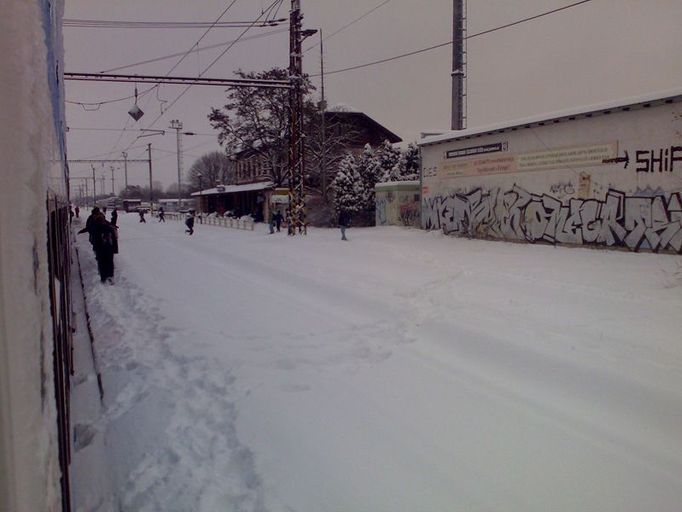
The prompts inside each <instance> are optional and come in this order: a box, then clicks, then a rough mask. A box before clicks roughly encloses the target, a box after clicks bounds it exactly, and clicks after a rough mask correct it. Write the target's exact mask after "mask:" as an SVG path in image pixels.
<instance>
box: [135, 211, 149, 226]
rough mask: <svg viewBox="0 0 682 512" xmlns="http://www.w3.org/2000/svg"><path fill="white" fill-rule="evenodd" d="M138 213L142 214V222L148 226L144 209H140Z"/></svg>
mask: <svg viewBox="0 0 682 512" xmlns="http://www.w3.org/2000/svg"><path fill="white" fill-rule="evenodd" d="M137 213H139V214H140V222H144V223H145V224H146V223H147V221H146V220H144V209H142V208H140V209H139V210H137Z"/></svg>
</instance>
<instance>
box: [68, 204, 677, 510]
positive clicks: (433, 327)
mask: <svg viewBox="0 0 682 512" xmlns="http://www.w3.org/2000/svg"><path fill="white" fill-rule="evenodd" d="M119 224H120V226H121V229H120V236H121V241H120V248H121V253H120V254H119V255H118V256H117V260H116V264H117V269H116V284H115V285H114V286H107V285H102V284H100V283H99V280H98V279H97V276H96V267H95V264H94V258H93V255H92V251H91V250H90V249H89V247H88V243H87V239H86V237H85V235H80V236H79V247H80V261H81V265H82V267H83V272H84V278H85V286H86V291H87V295H88V304H89V308H90V313H91V316H92V321H93V329H94V332H95V338H96V339H95V347H96V354H97V359H98V365H99V367H100V370H101V372H102V374H103V384H104V405H103V406H102V407H101V409H99V408H98V407H97V406H94V405H93V402H94V401H95V400H94V399H91V400H90V402H89V404H90V405H82V406H80V407H83V408H84V409H88V410H89V413H88V414H83V413H81V414H80V415H77V416H78V417H79V418H80V419H79V421H78V422H79V427H78V428H79V429H80V432H81V433H86V434H88V435H86V436H85V438H82V439H85V440H84V441H83V443H84V444H83V446H81V447H80V448H79V450H78V451H77V452H76V454H75V462H74V467H75V468H76V469H77V470H76V471H75V473H76V474H75V475H74V478H75V484H74V485H75V494H76V502H77V504H78V506H79V510H100V511H105V510H119V509H120V510H148V511H158V510H164V511H187V510H193V511H195V510H196V511H217V510H221V511H222V510H227V511H232V510H234V511H270V512H285V511H286V512H292V511H296V512H324V511H329V512H331V511H334V512H342V511H349V512H350V511H352V512H360V511H367V512H370V511H371V512H383V511H385V512H389V511H390V512H399V511H405V512H408V511H409V512H414V511H420V512H431V511H434V512H435V511H444V510H467V511H484V510H485V511H490V510H495V511H497V510H499V511H505V512H509V511H520V512H521V511H523V512H529V511H542V512H545V511H548V510H551V511H571V512H573V511H576V510H581V511H590V510H594V511H600V512H605V511H619V512H622V511H633V512H634V511H638V512H639V511H642V510H656V511H657V512H664V511H670V512H672V511H679V507H680V503H682V435H680V432H682V339H681V338H682V336H681V335H680V333H681V332H682V329H681V328H682V316H681V315H680V306H682V259H681V258H680V257H676V256H669V255H654V254H631V253H624V252H611V251H601V250H589V249H569V248H554V247H549V246H540V245H538V246H530V245H520V244H507V243H501V242H485V241H474V240H464V239H455V238H450V237H445V236H442V235H440V234H438V233H426V232H422V231H419V230H407V229H400V228H371V229H351V230H350V231H349V235H350V242H347V243H346V242H341V241H340V240H339V238H340V236H339V233H338V231H336V230H324V229H318V230H311V232H310V233H309V235H308V236H307V237H295V238H293V237H287V236H286V235H285V233H280V234H275V235H267V234H266V230H267V227H266V226H257V229H256V231H254V232H250V231H248V232H245V231H238V230H231V229H226V228H221V227H213V226H202V225H197V226H196V232H195V235H194V236H192V237H189V236H187V235H185V234H184V232H183V225H182V223H180V222H173V221H168V222H167V223H165V224H163V223H157V222H156V220H155V219H153V220H150V221H148V223H147V224H139V223H138V221H137V216H136V215H133V214H129V215H121V216H120V217H119ZM81 349H82V347H81ZM92 372H94V369H93V367H91V366H88V365H86V364H84V365H83V367H82V368H81V369H80V370H79V374H78V375H77V379H76V381H77V382H79V384H78V386H76V392H78V388H79V387H80V386H81V385H83V386H92V385H93V383H94V382H95V380H94V379H93V377H92ZM85 402H87V400H85ZM74 407H75V408H76V409H78V408H79V404H78V403H76V404H74ZM102 452H104V453H106V459H107V460H106V462H107V463H106V466H105V465H103V464H102V460H101V457H102ZM102 472H106V473H107V475H109V478H108V479H107V478H97V477H96V476H95V474H96V473H102ZM102 482H107V483H106V485H105V484H103V483H102ZM79 484H80V485H79Z"/></svg>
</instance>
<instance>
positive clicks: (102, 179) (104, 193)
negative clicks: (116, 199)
mask: <svg viewBox="0 0 682 512" xmlns="http://www.w3.org/2000/svg"><path fill="white" fill-rule="evenodd" d="M106 180H107V179H106V177H105V176H104V174H102V176H100V177H99V189H100V190H101V191H102V197H104V196H105V195H106V194H107V193H106V192H105V191H104V182H105V181H106Z"/></svg>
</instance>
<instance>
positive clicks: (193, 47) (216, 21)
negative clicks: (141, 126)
mask: <svg viewBox="0 0 682 512" xmlns="http://www.w3.org/2000/svg"><path fill="white" fill-rule="evenodd" d="M235 3H237V0H232V1H231V2H230V3H229V4H228V5H227V7H225V9H224V10H223V12H221V13H220V16H218V17H217V18H216V20H215V21H214V23H218V22H220V20H221V19H222V18H223V16H225V14H227V12H228V11H229V10H230V9H231V8H232V6H233V5H234V4H235ZM212 28H213V26H211V27H208V28H207V29H206V30H205V31H204V33H203V34H202V35H201V37H200V38H199V39H197V41H196V42H195V43H194V44H193V45H192V46H191V47H190V48H189V50H187V51H186V52H185V54H184V55H183V56H182V57H181V58H180V60H178V61H177V62H176V63H175V64H174V65H173V67H172V68H170V69H169V70H168V72H167V73H166V76H168V75H170V74H171V73H172V72H173V71H174V70H175V68H177V67H178V66H179V65H180V63H182V62H183V61H184V60H185V59H186V58H187V56H188V55H189V54H190V53H192V52H193V51H194V49H195V48H196V47H197V46H198V44H199V43H200V42H201V41H202V40H203V39H204V37H206V35H207V34H208V33H209V32H210V31H211V29H212ZM247 30H248V29H247ZM232 45H234V43H232ZM232 45H230V46H229V48H231V47H232ZM154 87H158V85H156V86H154ZM147 103H148V102H147ZM147 103H145V105H147ZM170 106H172V105H170ZM170 106H169V108H170ZM162 115H163V113H161V115H159V117H157V118H156V119H155V120H154V122H156V121H157V120H158V119H159V118H160V117H161V116H162ZM129 122H130V119H126V122H125V124H124V125H123V129H122V130H121V133H120V134H119V136H118V139H116V143H114V145H113V146H112V148H111V149H112V152H113V151H114V150H115V149H116V147H117V146H118V144H119V142H121V139H122V138H123V134H124V133H125V131H126V128H128V123H129ZM133 143H134V142H133ZM133 143H131V145H132V144H133ZM128 147H130V146H128ZM127 149H128V148H126V149H125V150H124V151H127Z"/></svg>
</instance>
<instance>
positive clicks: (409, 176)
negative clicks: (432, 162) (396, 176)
mask: <svg viewBox="0 0 682 512" xmlns="http://www.w3.org/2000/svg"><path fill="white" fill-rule="evenodd" d="M403 156H404V159H405V166H404V170H403V176H402V178H401V180H402V181H415V180H418V179H419V175H420V172H421V165H422V157H421V152H420V151H419V146H417V145H416V144H415V143H414V142H410V143H409V144H408V146H407V149H406V150H405V152H404V153H403Z"/></svg>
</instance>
